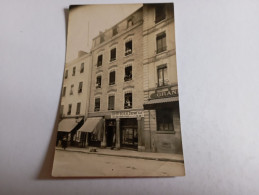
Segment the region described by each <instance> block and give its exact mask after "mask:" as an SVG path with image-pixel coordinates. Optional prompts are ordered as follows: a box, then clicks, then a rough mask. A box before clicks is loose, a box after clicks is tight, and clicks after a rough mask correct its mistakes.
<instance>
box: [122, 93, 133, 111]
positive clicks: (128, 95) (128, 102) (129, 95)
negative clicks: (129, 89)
mask: <svg viewBox="0 0 259 195" xmlns="http://www.w3.org/2000/svg"><path fill="white" fill-rule="evenodd" d="M124 101H125V102H124V108H125V109H129V108H132V93H126V94H125V98H124Z"/></svg>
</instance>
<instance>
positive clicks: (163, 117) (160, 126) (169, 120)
mask: <svg viewBox="0 0 259 195" xmlns="http://www.w3.org/2000/svg"><path fill="white" fill-rule="evenodd" d="M156 118H157V130H158V131H174V127H173V111H172V110H171V109H158V110H156Z"/></svg>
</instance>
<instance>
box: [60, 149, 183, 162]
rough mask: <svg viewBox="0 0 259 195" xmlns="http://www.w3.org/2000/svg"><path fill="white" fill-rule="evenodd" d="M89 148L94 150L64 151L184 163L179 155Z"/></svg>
mask: <svg viewBox="0 0 259 195" xmlns="http://www.w3.org/2000/svg"><path fill="white" fill-rule="evenodd" d="M91 148H94V147H89V148H76V147H68V148H66V150H65V151H68V152H81V153H86V154H97V155H107V156H118V157H128V158H138V159H146V160H158V161H170V162H180V163H183V162H184V160H183V155H181V154H167V153H153V152H138V151H133V150H125V149H120V150H111V149H110V148H96V152H90V149H91ZM56 150H64V149H63V148H61V147H56Z"/></svg>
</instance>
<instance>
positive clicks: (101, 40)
mask: <svg viewBox="0 0 259 195" xmlns="http://www.w3.org/2000/svg"><path fill="white" fill-rule="evenodd" d="M102 42H104V34H102V35H101V36H100V43H102Z"/></svg>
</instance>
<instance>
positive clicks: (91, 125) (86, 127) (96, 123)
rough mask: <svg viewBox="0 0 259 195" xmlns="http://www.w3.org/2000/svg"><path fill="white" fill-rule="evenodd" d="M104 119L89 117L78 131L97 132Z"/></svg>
mask: <svg viewBox="0 0 259 195" xmlns="http://www.w3.org/2000/svg"><path fill="white" fill-rule="evenodd" d="M102 120H103V118H102V117H93V118H88V119H87V120H86V121H85V123H84V124H83V126H82V127H81V128H80V129H79V130H78V131H81V132H88V133H92V132H93V133H95V134H97V133H98V132H99V131H100V130H101V128H102Z"/></svg>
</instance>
